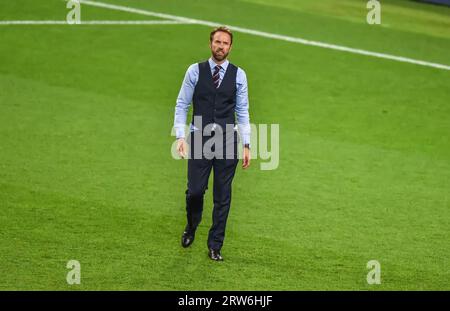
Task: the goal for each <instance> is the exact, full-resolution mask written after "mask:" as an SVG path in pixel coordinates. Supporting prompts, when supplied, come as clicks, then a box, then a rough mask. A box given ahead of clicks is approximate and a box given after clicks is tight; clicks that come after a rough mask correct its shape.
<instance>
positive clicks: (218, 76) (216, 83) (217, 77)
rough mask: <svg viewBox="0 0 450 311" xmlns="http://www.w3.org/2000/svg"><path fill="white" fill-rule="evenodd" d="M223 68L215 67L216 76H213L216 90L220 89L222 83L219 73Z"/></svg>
mask: <svg viewBox="0 0 450 311" xmlns="http://www.w3.org/2000/svg"><path fill="white" fill-rule="evenodd" d="M221 68H222V67H221V66H219V65H217V66H216V67H214V74H213V82H214V86H215V87H216V89H217V88H218V87H219V82H220V75H219V71H220V69H221Z"/></svg>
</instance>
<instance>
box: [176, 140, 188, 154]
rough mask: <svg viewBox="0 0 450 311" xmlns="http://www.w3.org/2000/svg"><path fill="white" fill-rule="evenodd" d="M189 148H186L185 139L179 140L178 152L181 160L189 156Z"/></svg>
mask: <svg viewBox="0 0 450 311" xmlns="http://www.w3.org/2000/svg"><path fill="white" fill-rule="evenodd" d="M186 149H187V146H186V141H185V140H184V138H178V140H177V152H178V154H179V155H180V157H181V158H183V159H184V158H185V157H186V154H187V150H186Z"/></svg>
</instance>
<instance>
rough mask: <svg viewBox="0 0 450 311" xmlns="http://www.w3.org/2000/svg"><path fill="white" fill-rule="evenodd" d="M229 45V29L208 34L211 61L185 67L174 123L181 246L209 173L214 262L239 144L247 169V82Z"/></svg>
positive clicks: (198, 213) (193, 225) (198, 212)
mask: <svg viewBox="0 0 450 311" xmlns="http://www.w3.org/2000/svg"><path fill="white" fill-rule="evenodd" d="M232 43H233V34H232V33H231V31H230V30H229V29H228V28H226V27H218V28H216V29H214V30H213V31H212V32H211V34H210V48H211V57H210V58H209V59H208V60H207V61H205V62H201V63H195V64H192V65H191V66H190V67H189V68H188V70H187V72H186V75H185V77H184V81H183V84H182V86H181V90H180V92H179V95H178V98H177V104H176V107H175V118H174V127H175V130H176V137H177V152H178V153H179V155H180V156H181V157H183V158H184V157H188V174H187V175H188V182H187V190H186V192H185V193H186V215H187V224H186V227H185V228H184V232H183V234H182V237H181V245H182V246H183V247H189V246H190V245H191V244H192V242H193V241H194V238H195V231H196V229H197V226H198V225H199V223H200V221H201V219H202V212H203V197H204V194H205V191H206V189H207V188H208V180H209V175H210V173H211V170H212V169H213V170H214V180H213V182H214V187H213V188H214V189H213V198H214V208H213V215H212V220H213V223H212V226H211V228H210V230H209V234H208V240H207V246H208V256H209V258H211V259H212V260H215V261H221V260H223V257H222V255H221V249H222V246H223V242H224V238H225V227H226V223H227V218H228V213H229V210H230V204H231V188H232V187H231V184H232V181H233V177H234V173H235V170H236V167H237V164H238V162H239V159H238V148H237V147H238V142H241V143H242V145H243V153H242V168H243V169H246V168H248V167H249V165H250V119H249V113H248V106H249V103H248V89H247V77H246V75H245V72H244V70H242V69H241V68H239V67H237V66H235V65H233V64H232V63H230V62H229V61H228V60H227V57H228V54H229V53H230V51H231V47H232ZM191 102H192V103H193V120H192V122H191V124H190V129H189V132H190V135H189V137H188V138H187V139H186V138H185V131H184V128H185V124H186V118H187V114H188V111H189V107H190V104H191ZM235 119H237V123H238V124H237V125H236V124H235ZM237 130H239V133H240V139H239V137H238V132H237ZM188 145H189V148H187V147H188Z"/></svg>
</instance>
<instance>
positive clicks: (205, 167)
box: [186, 131, 239, 250]
mask: <svg viewBox="0 0 450 311" xmlns="http://www.w3.org/2000/svg"><path fill="white" fill-rule="evenodd" d="M214 135H215V133H214V132H213V133H212V136H203V137H202V144H201V146H202V152H201V158H194V154H195V148H194V147H199V146H200V144H195V141H196V139H197V138H196V136H195V135H194V133H191V135H190V137H189V139H188V143H189V153H190V156H189V159H188V182H187V190H186V214H187V226H186V230H189V231H190V232H191V233H195V230H196V229H197V226H198V225H199V224H200V222H201V220H202V213H203V197H204V194H205V191H206V189H208V180H209V175H210V173H211V170H212V169H213V170H214V191H213V197H214V208H213V214H212V221H213V223H212V226H211V228H210V230H209V234H208V241H207V244H208V248H212V249H215V250H220V249H221V248H222V245H223V241H224V238H225V227H226V223H227V218H228V213H229V211H230V203H231V183H232V181H233V177H234V173H235V171H236V166H237V164H238V162H239V159H238V156H237V143H238V137H237V133H236V132H235V131H234V132H233V133H230V134H229V135H226V134H224V135H223V140H222V143H223V145H222V146H223V147H222V148H221V150H217V147H216V148H211V149H212V150H213V151H215V152H216V155H217V154H222V159H220V156H219V157H217V156H214V157H213V158H212V159H211V158H210V156H207V155H206V154H205V153H203V147H204V145H205V143H206V142H207V141H208V139H210V138H211V137H213V136H214ZM227 137H228V139H227ZM230 148H233V149H230ZM197 155H198V153H197ZM230 155H232V157H231V158H230Z"/></svg>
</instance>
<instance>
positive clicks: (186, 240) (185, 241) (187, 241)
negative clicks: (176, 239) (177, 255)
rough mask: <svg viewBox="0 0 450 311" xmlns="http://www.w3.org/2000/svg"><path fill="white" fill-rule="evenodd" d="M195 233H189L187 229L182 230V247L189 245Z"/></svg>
mask: <svg viewBox="0 0 450 311" xmlns="http://www.w3.org/2000/svg"><path fill="white" fill-rule="evenodd" d="M194 238H195V234H191V233H189V232H188V231H184V232H183V235H182V236H181V246H183V247H184V248H186V247H189V246H190V245H191V244H192V243H193V242H194Z"/></svg>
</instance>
